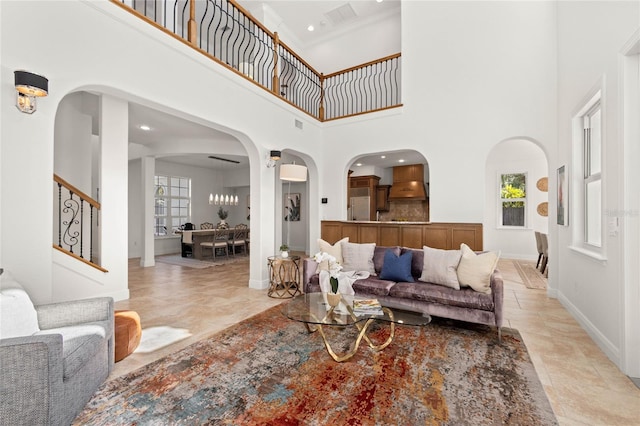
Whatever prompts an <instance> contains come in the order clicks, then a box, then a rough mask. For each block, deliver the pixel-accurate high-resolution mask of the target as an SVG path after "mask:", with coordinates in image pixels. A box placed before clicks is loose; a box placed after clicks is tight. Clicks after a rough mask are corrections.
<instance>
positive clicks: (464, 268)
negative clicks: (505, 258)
mask: <svg viewBox="0 0 640 426" xmlns="http://www.w3.org/2000/svg"><path fill="white" fill-rule="evenodd" d="M460 250H461V251H462V258H461V259H460V264H459V265H458V271H457V273H458V281H459V282H460V286H461V287H471V288H472V289H474V290H475V291H478V292H481V293H487V294H488V293H491V274H492V273H493V270H494V269H495V268H496V265H497V264H498V259H499V258H500V254H499V253H494V252H485V253H480V254H476V252H474V251H473V250H471V248H470V247H469V246H467V245H466V244H465V243H462V244H461V245H460Z"/></svg>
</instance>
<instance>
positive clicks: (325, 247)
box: [316, 237, 349, 273]
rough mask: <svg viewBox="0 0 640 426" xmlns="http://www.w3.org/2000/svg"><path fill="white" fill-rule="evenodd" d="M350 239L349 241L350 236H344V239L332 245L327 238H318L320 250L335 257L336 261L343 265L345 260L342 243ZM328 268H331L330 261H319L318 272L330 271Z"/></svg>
mask: <svg viewBox="0 0 640 426" xmlns="http://www.w3.org/2000/svg"><path fill="white" fill-rule="evenodd" d="M348 241H349V237H344V238H343V239H341V240H339V241H337V242H336V243H335V244H334V245H331V244H329V243H328V242H326V241H325V240H323V239H322V238H318V249H319V251H323V252H325V253H327V254H330V255H331V256H333V257H335V258H336V262H338V265H342V263H343V262H344V260H343V258H342V243H346V242H348ZM328 270H329V262H327V261H324V262H320V263H318V269H317V270H316V272H317V273H320V271H328Z"/></svg>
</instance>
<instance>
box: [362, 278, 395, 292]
mask: <svg viewBox="0 0 640 426" xmlns="http://www.w3.org/2000/svg"><path fill="white" fill-rule="evenodd" d="M395 284H396V282H395V281H389V280H381V279H380V278H378V277H376V276H371V277H369V278H364V279H361V280H355V281H354V282H353V290H354V291H355V292H356V294H371V295H375V296H388V295H389V292H390V290H391V288H393V286H394V285H395Z"/></svg>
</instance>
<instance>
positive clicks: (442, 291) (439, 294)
mask: <svg viewBox="0 0 640 426" xmlns="http://www.w3.org/2000/svg"><path fill="white" fill-rule="evenodd" d="M389 295H390V296H391V297H400V298H405V299H413V300H418V301H426V302H431V303H438V304H441V305H449V306H458V307H461V308H471V309H481V310H483V311H493V309H494V303H493V297H492V296H491V295H490V294H485V293H479V292H477V291H474V290H472V289H462V290H455V289H453V288H450V287H445V286H442V285H438V284H432V283H424V282H415V283H397V284H396V285H394V286H393V287H392V288H391V290H390V291H389Z"/></svg>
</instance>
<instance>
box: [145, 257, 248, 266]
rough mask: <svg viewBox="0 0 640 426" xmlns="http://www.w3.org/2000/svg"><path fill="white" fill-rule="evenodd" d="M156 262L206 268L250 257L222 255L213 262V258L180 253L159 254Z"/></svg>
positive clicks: (246, 259)
mask: <svg viewBox="0 0 640 426" xmlns="http://www.w3.org/2000/svg"><path fill="white" fill-rule="evenodd" d="M155 260H156V262H160V263H168V264H169V265H178V266H186V267H187V268H196V269H204V268H210V267H212V266H222V265H228V264H230V263H235V262H242V261H245V262H246V261H248V260H249V257H248V256H244V255H242V256H237V257H229V259H227V258H226V257H220V258H216V261H215V262H213V261H211V260H198V259H193V258H191V257H182V256H181V255H179V254H175V255H174V254H170V255H165V256H157V257H156V258H155Z"/></svg>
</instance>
